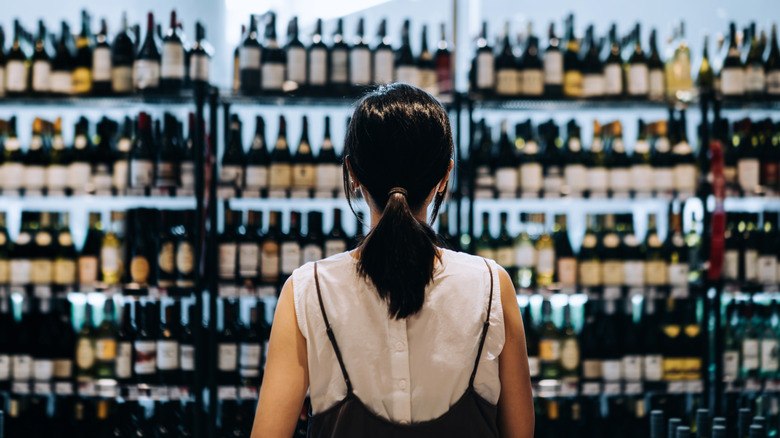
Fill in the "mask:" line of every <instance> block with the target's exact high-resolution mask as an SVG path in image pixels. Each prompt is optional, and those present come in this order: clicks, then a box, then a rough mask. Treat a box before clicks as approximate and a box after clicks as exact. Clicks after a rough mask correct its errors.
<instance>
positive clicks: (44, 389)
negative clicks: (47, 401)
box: [33, 382, 51, 395]
mask: <svg viewBox="0 0 780 438" xmlns="http://www.w3.org/2000/svg"><path fill="white" fill-rule="evenodd" d="M33 392H35V394H38V395H46V394H51V383H49V382H35V385H34V386H33Z"/></svg>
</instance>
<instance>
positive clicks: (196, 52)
mask: <svg viewBox="0 0 780 438" xmlns="http://www.w3.org/2000/svg"><path fill="white" fill-rule="evenodd" d="M213 51H214V49H213V48H212V47H211V44H209V42H208V41H206V28H205V27H204V26H203V24H201V22H200V21H198V22H196V23H195V44H193V46H192V48H191V49H190V70H189V77H190V80H191V81H192V83H193V84H196V85H197V84H208V83H209V78H210V70H211V55H212V53H213Z"/></svg>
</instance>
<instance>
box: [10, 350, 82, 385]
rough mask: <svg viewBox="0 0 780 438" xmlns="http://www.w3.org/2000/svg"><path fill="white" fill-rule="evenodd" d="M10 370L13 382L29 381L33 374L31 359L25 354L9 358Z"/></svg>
mask: <svg viewBox="0 0 780 438" xmlns="http://www.w3.org/2000/svg"><path fill="white" fill-rule="evenodd" d="M77 353H78V352H77ZM77 357H78V356H77ZM11 370H12V374H11V375H12V376H13V380H30V377H32V372H33V359H32V357H31V356H28V355H26V354H15V355H13V356H11Z"/></svg>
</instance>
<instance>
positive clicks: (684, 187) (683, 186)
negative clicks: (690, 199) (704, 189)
mask: <svg viewBox="0 0 780 438" xmlns="http://www.w3.org/2000/svg"><path fill="white" fill-rule="evenodd" d="M674 188H675V189H676V190H678V191H683V192H693V191H694V190H696V166H695V165H694V164H687V163H685V164H677V165H675V166H674Z"/></svg>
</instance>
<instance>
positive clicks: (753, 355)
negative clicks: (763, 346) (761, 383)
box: [742, 339, 759, 370]
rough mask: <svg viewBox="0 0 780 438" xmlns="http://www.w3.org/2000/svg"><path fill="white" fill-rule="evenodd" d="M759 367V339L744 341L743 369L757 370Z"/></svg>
mask: <svg viewBox="0 0 780 438" xmlns="http://www.w3.org/2000/svg"><path fill="white" fill-rule="evenodd" d="M758 366H759V345H758V339H744V340H742V368H743V369H746V370H756V369H758Z"/></svg>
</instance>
